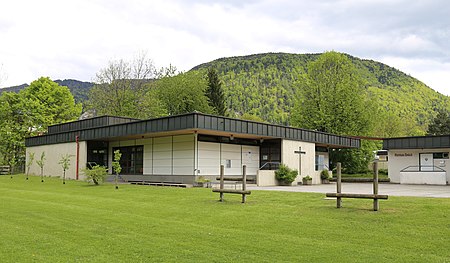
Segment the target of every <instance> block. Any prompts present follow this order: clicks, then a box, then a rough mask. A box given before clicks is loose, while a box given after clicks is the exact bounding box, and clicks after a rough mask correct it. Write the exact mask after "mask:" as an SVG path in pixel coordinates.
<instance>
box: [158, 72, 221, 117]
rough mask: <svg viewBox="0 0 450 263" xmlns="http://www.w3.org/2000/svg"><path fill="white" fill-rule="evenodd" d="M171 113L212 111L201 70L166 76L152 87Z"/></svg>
mask: <svg viewBox="0 0 450 263" xmlns="http://www.w3.org/2000/svg"><path fill="white" fill-rule="evenodd" d="M151 88H153V89H155V91H154V92H155V93H154V94H155V95H156V96H157V98H158V99H159V101H161V103H162V105H163V106H164V108H165V109H166V111H167V113H168V114H169V115H177V114H182V113H188V112H193V111H200V112H203V113H212V109H211V107H210V106H209V105H208V99H207V97H206V96H205V90H206V80H205V79H204V77H203V75H202V74H200V73H199V72H189V73H180V74H178V75H176V76H174V77H164V78H162V79H160V80H158V81H157V82H155V83H154V86H153V87H151Z"/></svg>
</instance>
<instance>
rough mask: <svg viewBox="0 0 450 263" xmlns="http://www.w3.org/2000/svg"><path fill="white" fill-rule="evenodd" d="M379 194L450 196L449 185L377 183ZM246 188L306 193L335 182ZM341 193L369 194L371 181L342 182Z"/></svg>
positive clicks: (323, 190)
mask: <svg viewBox="0 0 450 263" xmlns="http://www.w3.org/2000/svg"><path fill="white" fill-rule="evenodd" d="M378 188H379V189H378V193H379V194H387V195H391V196H418V197H440V198H450V185H442V186H441V185H406V184H379V187H378ZM247 189H248V190H266V191H287V192H308V193H333V192H334V193H335V192H336V183H331V184H320V185H311V186H305V185H299V186H254V185H252V186H250V185H249V186H247ZM342 192H343V193H355V194H358V193H360V194H371V193H373V186H372V184H371V183H342Z"/></svg>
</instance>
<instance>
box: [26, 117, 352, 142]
mask: <svg viewBox="0 0 450 263" xmlns="http://www.w3.org/2000/svg"><path fill="white" fill-rule="evenodd" d="M111 117H114V116H111ZM206 118H209V119H210V120H213V121H214V122H217V125H215V127H212V126H213V125H207V124H206ZM199 119H203V120H205V121H203V120H202V121H199ZM220 121H223V123H222V122H220ZM177 122H179V123H177ZM219 122H220V123H219ZM227 123H230V125H228V126H226V124H227ZM231 123H233V124H231ZM219 124H220V125H219ZM242 124H244V125H242ZM222 125H223V126H222ZM233 125H234V129H233ZM155 126H156V127H155ZM161 126H167V127H162V128H161ZM219 126H222V127H219ZM237 126H239V127H240V129H236V128H237ZM133 127H134V128H133ZM255 127H256V128H255ZM187 129H198V130H211V131H220V132H229V133H230V134H231V133H234V134H251V135H255V136H261V137H270V138H282V139H292V140H298V141H306V142H314V143H320V144H324V145H334V146H341V147H347V148H359V147H360V140H359V139H356V138H351V137H346V136H339V135H334V134H330V133H324V132H319V131H311V130H307V129H302V128H294V127H289V126H282V125H277V124H269V123H263V122H256V121H250V120H241V119H235V118H229V117H222V116H215V115H211V114H204V113H199V112H193V113H186V114H180V115H172V116H166V117H160V118H155V119H148V120H136V121H132V122H127V123H120V124H114V125H105V126H100V127H94V128H85V129H79V130H72V131H67V132H60V133H53V134H47V135H42V136H36V137H31V138H27V139H26V146H27V147H28V146H37V145H45V144H54V143H63V142H73V141H75V137H76V136H79V139H80V140H94V139H108V138H114V137H121V136H127V135H139V134H145V133H154V132H168V131H175V130H187ZM113 130H117V132H114V131H113Z"/></svg>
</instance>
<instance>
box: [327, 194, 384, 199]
mask: <svg viewBox="0 0 450 263" xmlns="http://www.w3.org/2000/svg"><path fill="white" fill-rule="evenodd" d="M326 196H327V197H339V198H363V199H385V200H387V199H388V197H389V196H388V195H376V194H349V193H326Z"/></svg>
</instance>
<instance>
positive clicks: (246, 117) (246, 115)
mask: <svg viewBox="0 0 450 263" xmlns="http://www.w3.org/2000/svg"><path fill="white" fill-rule="evenodd" d="M237 117H238V118H239V119H242V120H247V121H257V122H266V121H265V120H264V119H263V118H261V117H259V116H256V115H253V114H250V113H244V114H242V116H237Z"/></svg>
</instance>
